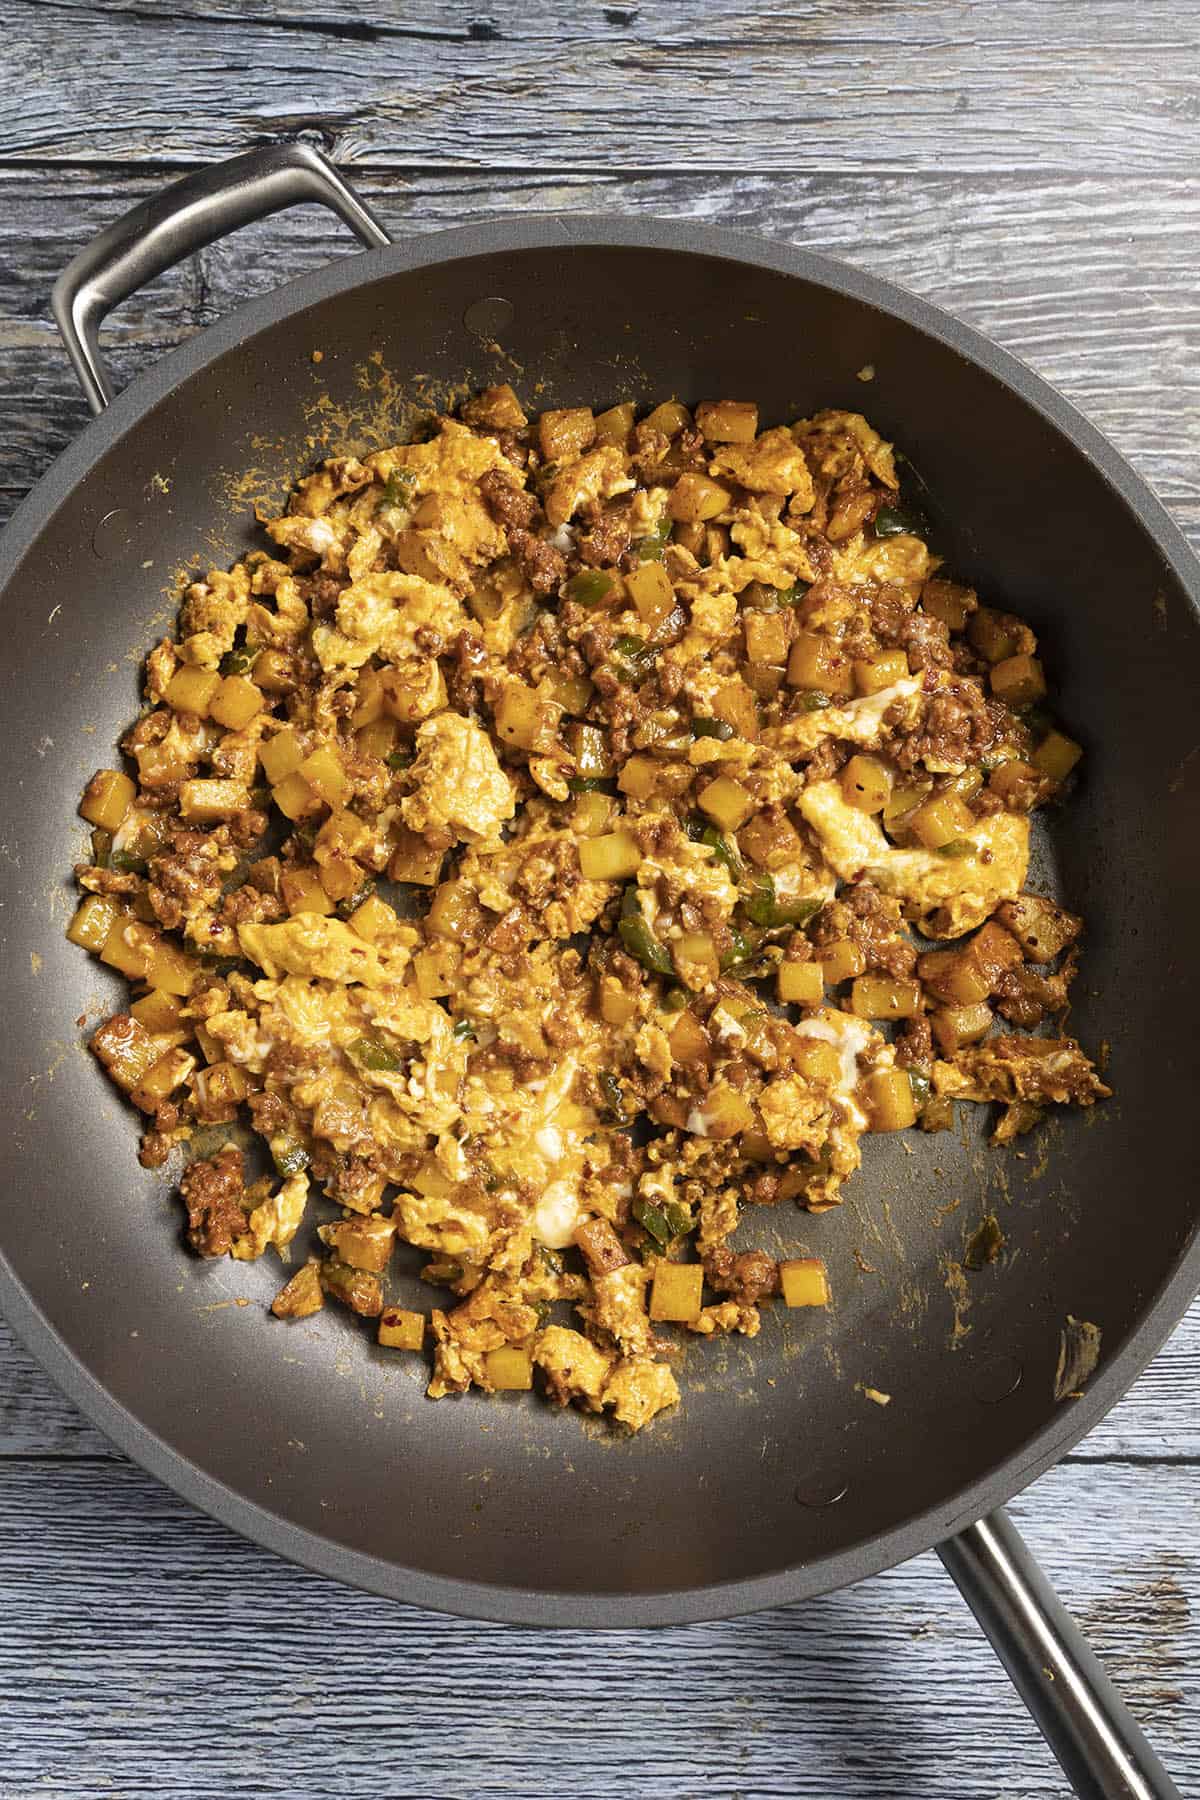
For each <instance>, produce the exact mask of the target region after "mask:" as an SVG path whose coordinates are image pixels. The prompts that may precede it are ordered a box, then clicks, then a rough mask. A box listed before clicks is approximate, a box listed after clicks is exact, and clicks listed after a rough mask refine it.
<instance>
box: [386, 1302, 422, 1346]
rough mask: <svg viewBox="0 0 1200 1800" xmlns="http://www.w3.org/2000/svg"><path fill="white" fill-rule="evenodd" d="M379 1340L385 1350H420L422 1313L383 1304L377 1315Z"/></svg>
mask: <svg viewBox="0 0 1200 1800" xmlns="http://www.w3.org/2000/svg"><path fill="white" fill-rule="evenodd" d="M379 1342H380V1343H381V1344H382V1345H383V1346H384V1348H385V1349H386V1350H420V1349H421V1347H422V1346H423V1344H424V1342H425V1315H424V1313H419V1312H407V1311H406V1310H405V1308H404V1307H402V1306H385V1307H384V1309H383V1311H382V1312H381V1313H380V1315H379Z"/></svg>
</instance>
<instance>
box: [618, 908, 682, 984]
mask: <svg viewBox="0 0 1200 1800" xmlns="http://www.w3.org/2000/svg"><path fill="white" fill-rule="evenodd" d="M637 894H638V891H637V889H636V887H627V888H626V889H625V893H624V896H623V898H622V900H621V917H620V919H619V921H618V923H617V934H618V936H619V937H620V939H621V942H622V944H623V945H624V946H625V949H626V950H628V952H629V954H630V956H632V957H633V958H634V960H635V961H636V962H640V963H641V965H642V967H643V968H644V969H649V971H650V973H651V974H652V975H673V974H674V973H675V965H674V963H673V962H672V961H671V957H670V953H669V952H668V951H666V950H664V949H663V947H662V945H661V944H660V943H659V941H658V939H657V938H656V937H655V935H654V933H653V932H652V931H651V929H650V927H649V925H648V924H647V923H646V917H645V914H644V913H643V912H642V909H641V907H640V906H639V904H638V897H637Z"/></svg>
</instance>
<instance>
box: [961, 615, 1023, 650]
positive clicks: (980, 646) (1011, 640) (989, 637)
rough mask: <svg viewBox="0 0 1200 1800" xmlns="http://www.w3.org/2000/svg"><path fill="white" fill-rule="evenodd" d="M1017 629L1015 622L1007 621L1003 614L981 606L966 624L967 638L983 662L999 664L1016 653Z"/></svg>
mask: <svg viewBox="0 0 1200 1800" xmlns="http://www.w3.org/2000/svg"><path fill="white" fill-rule="evenodd" d="M1017 629H1018V628H1017V625H1016V623H1015V621H1009V620H1008V619H1006V618H1005V616H1004V614H1003V613H998V612H995V611H993V609H992V608H991V607H990V606H981V607H979V608H978V610H977V611H976V612H973V613H972V614H971V617H970V619H969V620H968V622H967V638H968V640H969V642H970V645H971V648H972V649H973V650H977V651H978V652H979V654H980V656H982V657H983V658H984V659H985V661H987V662H990V663H1001V662H1005V661H1007V659H1008V658H1009V657H1010V656H1015V655H1016V653H1017V646H1018V636H1017Z"/></svg>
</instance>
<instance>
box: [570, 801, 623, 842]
mask: <svg viewBox="0 0 1200 1800" xmlns="http://www.w3.org/2000/svg"><path fill="white" fill-rule="evenodd" d="M616 810H617V803H616V801H615V800H614V799H613V798H612V796H611V795H610V794H576V796H575V804H574V806H573V807H572V808H571V823H572V825H573V827H574V829H575V833H576V835H577V836H578V837H603V836H604V834H605V832H606V831H607V830H608V829H609V827H610V826H611V825H612V823H613V821H614V818H615V816H616Z"/></svg>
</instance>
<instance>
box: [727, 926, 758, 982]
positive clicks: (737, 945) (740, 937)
mask: <svg viewBox="0 0 1200 1800" xmlns="http://www.w3.org/2000/svg"><path fill="white" fill-rule="evenodd" d="M729 937H730V944H729V948H728V950H726V952H725V954H724V955H723V956H722V958H721V973H722V975H730V974H732V973H734V971H735V970H736V971H739V972H740V971H742V970H744V969H746V968H747V967H748V966H749V965H750V964H751V963H752V962H753V961H754V959H755V957H756V956H757V955H758V940H757V938H753V937H751V936H750V935H749V934H747V933H746V932H744V931H738V930H737V929H736V927H733V928H731V929H730V933H729Z"/></svg>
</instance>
